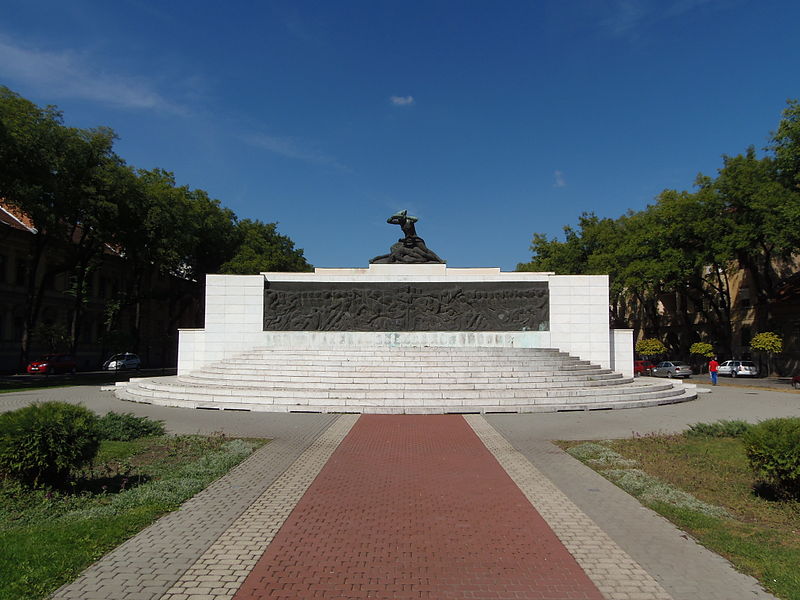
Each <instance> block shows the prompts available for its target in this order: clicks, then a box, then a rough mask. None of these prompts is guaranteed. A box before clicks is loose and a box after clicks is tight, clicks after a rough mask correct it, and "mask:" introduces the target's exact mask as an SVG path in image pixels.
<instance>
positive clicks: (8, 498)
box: [0, 436, 265, 600]
mask: <svg viewBox="0 0 800 600" xmlns="http://www.w3.org/2000/svg"><path fill="white" fill-rule="evenodd" d="M264 442H265V441H264V440H238V439H234V440H231V439H229V438H224V437H220V436H214V437H203V436H178V437H170V436H163V437H151V438H141V439H138V440H134V441H131V442H111V441H105V442H103V443H102V446H101V449H100V453H99V454H98V457H97V459H96V460H95V463H94V465H93V466H92V467H91V468H89V469H86V470H84V471H83V472H82V473H80V474H76V477H75V480H74V481H73V482H70V484H69V485H68V487H67V489H65V490H61V491H42V490H39V491H32V490H27V489H24V488H22V487H20V486H19V485H17V484H15V483H13V482H12V481H9V480H0V600H19V599H20V598H25V599H26V600H33V599H36V598H44V597H46V596H47V595H48V594H50V593H51V592H52V591H54V590H55V589H56V588H58V587H59V586H61V585H62V584H64V583H66V582H69V581H71V580H73V579H75V577H77V575H78V574H79V573H80V572H81V571H83V569H85V568H86V567H87V566H89V565H90V564H91V563H92V562H94V561H95V560H97V559H98V558H100V557H101V556H102V555H103V554H105V553H107V552H108V551H109V550H111V549H112V548H114V547H116V546H118V545H119V544H120V543H121V542H123V541H124V540H126V539H127V538H129V537H131V536H132V535H134V534H136V533H137V532H139V531H141V530H142V529H144V528H145V527H146V526H148V525H149V524H150V523H152V522H153V521H155V520H156V519H157V518H158V517H160V516H161V515H163V514H165V513H167V512H170V511H172V510H175V509H176V508H177V507H178V506H179V505H180V504H181V503H182V502H184V501H185V500H187V499H188V498H190V497H192V496H193V495H195V494H196V493H197V492H199V491H200V490H202V489H203V488H205V487H206V486H207V485H208V484H210V483H211V482H212V481H214V480H215V479H217V478H219V477H220V476H221V475H223V474H225V473H226V472H227V471H229V470H230V469H231V468H232V467H233V466H235V465H237V464H238V463H240V462H241V461H242V460H243V459H244V458H246V457H247V456H249V455H250V454H251V453H252V452H253V451H254V450H255V449H256V448H258V447H259V446H261V445H263V444H264Z"/></svg>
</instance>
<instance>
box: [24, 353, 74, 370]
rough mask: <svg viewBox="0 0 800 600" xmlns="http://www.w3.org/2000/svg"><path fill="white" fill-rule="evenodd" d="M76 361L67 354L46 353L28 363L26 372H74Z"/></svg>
mask: <svg viewBox="0 0 800 600" xmlns="http://www.w3.org/2000/svg"><path fill="white" fill-rule="evenodd" d="M77 368H78V363H77V362H75V359H74V358H72V356H70V355H69V354H48V355H47V356H43V357H42V358H40V359H38V360H35V361H33V362H32V363H31V364H29V365H28V373H45V374H46V375H51V374H53V373H74V372H75V370H76V369H77Z"/></svg>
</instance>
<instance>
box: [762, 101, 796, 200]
mask: <svg viewBox="0 0 800 600" xmlns="http://www.w3.org/2000/svg"><path fill="white" fill-rule="evenodd" d="M786 104H787V107H786V108H785V109H784V111H783V118H782V119H781V122H780V123H779V124H778V130H777V131H775V132H774V133H773V134H772V142H771V144H770V145H769V147H768V149H769V150H772V151H773V152H774V153H775V160H776V162H777V167H778V175H779V177H780V178H781V180H782V181H783V182H784V185H787V186H788V187H792V188H794V189H795V190H800V102H798V101H797V100H788V101H787V102H786Z"/></svg>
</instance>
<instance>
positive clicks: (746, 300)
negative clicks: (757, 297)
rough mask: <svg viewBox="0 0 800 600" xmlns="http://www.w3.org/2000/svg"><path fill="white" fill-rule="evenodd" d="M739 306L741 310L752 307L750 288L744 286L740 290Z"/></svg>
mask: <svg viewBox="0 0 800 600" xmlns="http://www.w3.org/2000/svg"><path fill="white" fill-rule="evenodd" d="M739 306H740V307H741V308H749V307H750V306H752V303H751V302H750V288H749V287H746V286H742V287H741V288H739Z"/></svg>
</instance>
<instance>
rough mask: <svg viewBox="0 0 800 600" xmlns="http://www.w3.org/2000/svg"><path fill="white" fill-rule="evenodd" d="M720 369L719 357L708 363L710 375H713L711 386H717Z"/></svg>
mask: <svg viewBox="0 0 800 600" xmlns="http://www.w3.org/2000/svg"><path fill="white" fill-rule="evenodd" d="M718 368H719V363H718V362H717V357H716V356H715V357H714V358H712V359H711V360H710V361H708V374H709V375H711V384H712V385H717V369H718Z"/></svg>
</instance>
